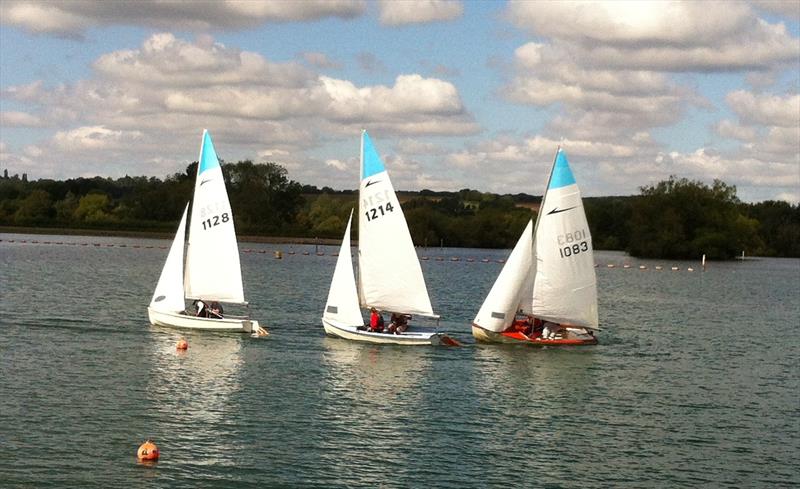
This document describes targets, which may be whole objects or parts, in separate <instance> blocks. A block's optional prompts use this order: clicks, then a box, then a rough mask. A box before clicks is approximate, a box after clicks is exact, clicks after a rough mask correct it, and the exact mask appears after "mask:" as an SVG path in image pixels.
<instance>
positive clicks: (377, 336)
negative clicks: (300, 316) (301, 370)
mask: <svg viewBox="0 0 800 489" xmlns="http://www.w3.org/2000/svg"><path fill="white" fill-rule="evenodd" d="M322 326H324V327H325V333H326V334H328V335H330V336H336V337H338V338H344V339H346V340H353V341H361V342H364V343H375V344H386V345H438V344H440V343H441V342H442V337H443V336H444V335H442V334H441V333H437V332H436V331H432V330H428V329H422V328H414V327H413V326H412V327H411V328H409V329H408V331H406V332H404V333H403V334H387V333H373V332H371V331H364V330H359V329H358V326H351V325H344V324H336V323H334V322H332V321H329V320H327V319H325V318H322Z"/></svg>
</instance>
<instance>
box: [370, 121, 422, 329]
mask: <svg viewBox="0 0 800 489" xmlns="http://www.w3.org/2000/svg"><path fill="white" fill-rule="evenodd" d="M358 265H359V289H358V294H359V298H360V300H361V306H363V307H375V308H377V309H380V310H383V311H392V312H400V313H407V314H420V315H423V316H434V313H433V307H432V306H431V300H430V297H429V296H428V289H427V287H426V286H425V279H424V278H423V276H422V268H421V267H420V264H419V259H418V258H417V253H416V251H415V250H414V243H413V242H412V241H411V234H410V233H409V231H408V225H407V224H406V219H405V216H404V215H403V210H402V209H401V208H400V202H399V201H398V200H397V195H395V191H394V187H393V186H392V182H391V180H389V174H388V173H387V172H386V169H385V168H384V166H383V162H382V161H381V159H380V156H379V155H378V152H377V151H376V150H375V147H374V146H373V145H372V141H371V140H370V138H369V136H368V135H367V132H366V131H362V133H361V185H360V187H359V212H358Z"/></svg>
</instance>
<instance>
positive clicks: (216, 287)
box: [184, 131, 245, 303]
mask: <svg viewBox="0 0 800 489" xmlns="http://www.w3.org/2000/svg"><path fill="white" fill-rule="evenodd" d="M184 285H185V288H186V297H188V298H195V299H208V300H218V301H222V302H230V303H244V302H245V300H244V291H243V288H242V270H241V266H240V264H239V248H238V246H237V244H236V230H235V229H234V227H233V213H232V212H231V205H230V202H229V201H228V193H227V191H226V190H225V181H224V179H223V176H222V168H221V167H220V164H219V159H218V158H217V153H216V152H215V151H214V144H213V143H212V142H211V136H210V135H209V134H208V131H203V142H202V145H201V146H200V159H199V162H198V165H197V180H196V181H195V186H194V200H193V202H192V216H191V220H190V223H189V248H188V251H187V252H186V275H185V280H184Z"/></svg>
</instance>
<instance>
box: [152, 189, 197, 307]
mask: <svg viewBox="0 0 800 489" xmlns="http://www.w3.org/2000/svg"><path fill="white" fill-rule="evenodd" d="M188 210H189V204H186V208H185V209H183V216H182V217H181V223H180V224H179V225H178V231H177V232H176V233H175V239H174V240H173V241H172V246H171V247H170V248H169V254H167V261H166V262H164V268H163V269H162V270H161V276H160V277H159V278H158V284H157V285H156V291H155V292H154V293H153V298H152V300H151V301H150V307H151V308H153V309H155V310H157V311H161V312H181V311H183V310H184V308H185V307H186V305H185V302H184V294H183V244H184V242H185V241H186V213H187V211H188Z"/></svg>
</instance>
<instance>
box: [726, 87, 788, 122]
mask: <svg viewBox="0 0 800 489" xmlns="http://www.w3.org/2000/svg"><path fill="white" fill-rule="evenodd" d="M725 100H726V101H727V102H728V105H729V106H730V107H731V109H733V110H734V112H736V114H737V115H738V116H739V118H740V119H741V120H742V121H743V122H745V123H750V124H763V125H767V126H779V127H797V126H800V95H798V94H794V95H787V96H783V97H782V96H778V95H771V94H754V93H751V92H747V91H745V90H736V91H734V92H731V93H729V94H728V95H727V97H725Z"/></svg>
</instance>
